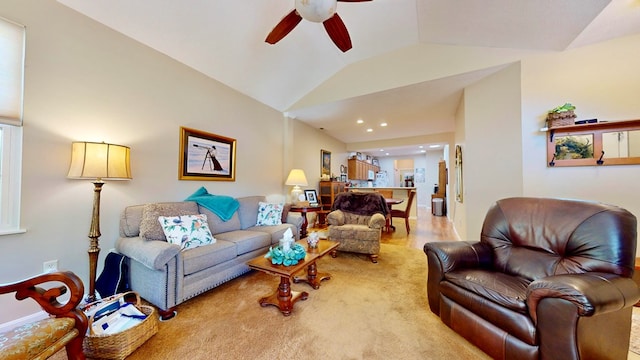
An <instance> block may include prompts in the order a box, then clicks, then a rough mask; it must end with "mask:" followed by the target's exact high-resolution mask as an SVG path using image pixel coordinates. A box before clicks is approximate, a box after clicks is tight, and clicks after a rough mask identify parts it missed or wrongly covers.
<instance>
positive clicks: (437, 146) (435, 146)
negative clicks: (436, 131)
mask: <svg viewBox="0 0 640 360" xmlns="http://www.w3.org/2000/svg"><path fill="white" fill-rule="evenodd" d="M429 147H430V148H432V149H435V148H439V147H440V145H429Z"/></svg>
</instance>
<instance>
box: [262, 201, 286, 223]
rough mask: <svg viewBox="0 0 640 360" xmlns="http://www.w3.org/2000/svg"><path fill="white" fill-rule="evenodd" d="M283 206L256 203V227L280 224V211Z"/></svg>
mask: <svg viewBox="0 0 640 360" xmlns="http://www.w3.org/2000/svg"><path fill="white" fill-rule="evenodd" d="M283 209H284V204H282V203H280V204H271V203H266V202H262V201H260V202H259V203H258V220H257V221H256V226H268V225H280V224H282V210H283Z"/></svg>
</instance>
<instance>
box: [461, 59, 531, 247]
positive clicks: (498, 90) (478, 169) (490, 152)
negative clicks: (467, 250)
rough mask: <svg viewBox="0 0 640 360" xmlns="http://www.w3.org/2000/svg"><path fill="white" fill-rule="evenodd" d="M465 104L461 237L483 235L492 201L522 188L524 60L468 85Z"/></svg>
mask: <svg viewBox="0 0 640 360" xmlns="http://www.w3.org/2000/svg"><path fill="white" fill-rule="evenodd" d="M461 110H462V111H463V112H464V114H463V115H461V118H460V121H463V122H464V130H463V131H464V134H465V136H464V138H463V139H459V138H458V137H457V136H456V143H460V144H462V164H463V165H462V168H463V204H464V207H456V209H455V212H454V214H456V215H457V214H458V212H459V211H461V210H462V211H464V212H465V214H464V215H462V216H463V217H464V219H465V224H464V226H463V229H464V231H460V230H458V234H459V235H460V237H461V238H462V240H479V239H480V231H481V229H482V223H483V221H484V217H485V214H486V213H487V210H488V209H489V206H491V204H492V203H494V202H495V201H496V200H498V199H501V198H505V197H510V196H521V195H522V192H523V190H522V178H523V173H522V152H523V150H522V136H521V134H522V131H521V122H520V113H521V109H520V64H517V63H516V64H513V65H510V66H509V67H507V68H506V69H504V70H502V71H500V72H497V73H495V74H493V75H491V76H489V77H487V78H484V79H482V80H481V81H478V82H477V83H475V84H473V85H471V86H469V87H467V88H466V89H465V93H464V106H462V107H461ZM453 151H455V148H454V149H453ZM453 158H454V157H452V159H453ZM452 168H453V169H452V170H451V176H453V177H455V164H454V166H452ZM454 189H455V188H453V187H452V191H455V190H454ZM452 196H454V198H455V193H454V194H453V195H452ZM454 206H457V205H455V204H454Z"/></svg>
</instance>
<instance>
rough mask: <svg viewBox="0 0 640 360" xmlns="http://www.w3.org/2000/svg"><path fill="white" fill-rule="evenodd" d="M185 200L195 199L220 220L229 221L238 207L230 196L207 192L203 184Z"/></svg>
mask: <svg viewBox="0 0 640 360" xmlns="http://www.w3.org/2000/svg"><path fill="white" fill-rule="evenodd" d="M185 201H195V202H196V203H198V205H200V206H202V207H204V208H207V209H209V210H211V212H213V213H214V214H216V215H218V216H219V217H220V219H222V221H229V220H230V219H231V218H232V217H233V213H234V212H236V210H238V208H239V207H240V203H239V202H238V200H236V199H234V198H232V197H231V196H224V195H212V194H209V192H208V191H207V189H205V188H204V186H203V187H201V188H200V189H198V190H197V191H196V192H194V193H193V194H191V196H189V197H188V198H186V199H185Z"/></svg>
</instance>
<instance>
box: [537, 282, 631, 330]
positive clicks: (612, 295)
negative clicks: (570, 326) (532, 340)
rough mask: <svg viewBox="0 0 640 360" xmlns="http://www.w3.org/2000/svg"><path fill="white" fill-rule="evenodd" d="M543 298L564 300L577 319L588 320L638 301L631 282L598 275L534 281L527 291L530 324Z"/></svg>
mask: <svg viewBox="0 0 640 360" xmlns="http://www.w3.org/2000/svg"><path fill="white" fill-rule="evenodd" d="M545 298H560V299H563V300H566V301H568V302H570V303H572V304H574V305H575V306H576V308H577V311H578V315H580V316H592V315H596V314H602V313H606V312H610V311H617V310H620V309H623V308H626V307H630V306H633V305H634V304H635V303H636V302H638V300H639V299H640V288H638V285H636V283H635V282H634V281H633V280H632V279H631V278H626V277H622V276H619V275H616V274H611V273H601V272H590V273H582V274H565V275H554V276H549V277H546V278H543V279H538V280H535V281H533V282H532V283H531V284H529V287H528V289H527V307H528V309H529V315H530V316H531V318H532V319H533V321H534V323H535V322H537V313H536V309H537V307H538V304H539V303H540V301H542V300H543V299H545Z"/></svg>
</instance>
